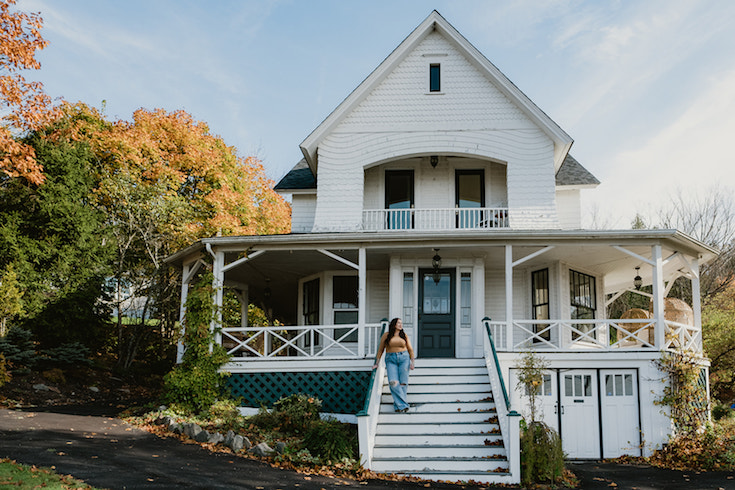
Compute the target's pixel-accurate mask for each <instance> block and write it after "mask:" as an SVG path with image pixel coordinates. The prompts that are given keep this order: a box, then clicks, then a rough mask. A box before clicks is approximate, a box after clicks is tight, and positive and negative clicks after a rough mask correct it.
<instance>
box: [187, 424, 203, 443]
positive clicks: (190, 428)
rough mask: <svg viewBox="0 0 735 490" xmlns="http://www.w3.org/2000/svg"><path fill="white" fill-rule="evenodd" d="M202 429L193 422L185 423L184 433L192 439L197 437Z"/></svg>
mask: <svg viewBox="0 0 735 490" xmlns="http://www.w3.org/2000/svg"><path fill="white" fill-rule="evenodd" d="M201 431H202V428H201V427H199V426H198V425H197V424H195V423H193V422H192V423H189V424H186V425H184V434H186V435H187V436H188V437H191V438H192V439H194V438H196V436H197V435H198V434H199V433H200V432H201Z"/></svg>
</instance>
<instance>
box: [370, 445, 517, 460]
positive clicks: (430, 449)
mask: <svg viewBox="0 0 735 490" xmlns="http://www.w3.org/2000/svg"><path fill="white" fill-rule="evenodd" d="M375 450H376V451H379V454H380V457H381V458H384V459H388V458H397V459H400V458H402V457H405V456H406V455H407V454H410V455H411V456H412V457H414V458H435V457H441V456H451V457H455V458H457V457H463V458H473V457H480V458H483V457H489V456H498V457H501V456H502V457H503V458H505V456H506V454H505V448H504V447H502V446H485V445H470V444H466V445H436V446H426V445H408V444H395V445H386V446H384V445H380V446H378V445H376V446H375Z"/></svg>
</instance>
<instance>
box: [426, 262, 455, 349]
mask: <svg viewBox="0 0 735 490" xmlns="http://www.w3.org/2000/svg"><path fill="white" fill-rule="evenodd" d="M419 277H420V278H421V279H420V282H419V332H418V338H419V342H418V345H419V348H418V351H419V352H418V353H419V355H420V356H421V357H455V350H454V343H455V342H454V341H455V329H454V317H455V309H454V297H455V294H454V270H453V269H440V270H439V271H438V272H434V270H433V269H420V270H419Z"/></svg>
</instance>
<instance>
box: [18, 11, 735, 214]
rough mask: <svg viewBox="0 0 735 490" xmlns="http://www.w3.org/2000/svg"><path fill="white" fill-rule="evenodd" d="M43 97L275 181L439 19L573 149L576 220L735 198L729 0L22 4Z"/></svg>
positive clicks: (734, 15) (734, 32)
mask: <svg viewBox="0 0 735 490" xmlns="http://www.w3.org/2000/svg"><path fill="white" fill-rule="evenodd" d="M17 8H19V9H21V10H25V11H34V12H35V11H38V12H40V13H41V15H42V17H43V18H44V29H43V35H44V37H45V38H46V39H47V40H48V41H49V42H50V45H49V46H48V47H47V48H46V49H45V50H43V51H42V52H41V53H40V54H39V56H38V58H39V60H40V61H41V63H42V68H41V70H40V71H39V72H36V73H32V74H29V78H33V79H36V80H40V81H41V82H43V84H44V86H45V89H46V91H47V92H48V93H49V95H51V96H52V97H54V98H58V97H62V98H64V99H66V100H68V101H71V102H76V101H78V100H81V101H83V102H86V103H88V104H90V105H93V106H95V107H98V108H99V107H101V106H102V101H103V100H104V101H106V102H105V112H106V114H107V115H108V117H110V118H115V119H117V118H120V119H130V118H131V116H132V113H133V111H135V110H136V109H138V108H140V107H144V108H147V109H154V108H163V109H166V110H169V111H172V110H177V109H184V110H186V111H188V112H189V113H191V114H192V115H193V116H194V117H195V118H196V119H198V120H202V121H205V122H207V123H208V124H209V127H210V130H211V132H212V133H215V134H218V135H220V136H222V137H223V139H224V140H225V142H227V144H229V145H232V146H235V147H237V148H238V150H239V153H240V154H241V155H242V156H248V155H257V156H258V157H259V158H261V159H262V160H263V162H264V164H265V167H266V171H267V173H268V175H269V177H271V178H272V179H274V180H278V179H279V178H280V177H282V176H283V175H284V174H285V173H286V172H287V171H288V170H289V169H290V168H291V167H292V166H293V165H294V164H295V163H296V162H297V161H298V160H299V159H300V158H301V152H300V151H299V147H298V145H299V143H301V142H302V141H303V139H304V138H305V137H306V136H308V134H309V133H310V132H311V131H312V130H313V129H314V128H315V127H316V126H317V125H318V124H319V123H320V122H321V121H322V120H323V119H324V118H325V117H326V116H327V115H328V114H329V113H330V112H331V111H332V110H333V109H334V108H335V107H336V106H337V105H338V104H339V103H340V102H341V101H342V100H343V99H344V98H345V97H346V96H347V95H348V94H349V93H350V92H351V91H352V90H353V89H354V88H355V87H356V86H357V85H358V84H359V83H360V82H361V81H362V80H363V79H364V78H365V77H366V76H367V75H368V74H370V72H371V71H372V70H373V69H374V68H375V67H376V66H377V65H378V64H379V63H380V62H381V61H382V60H383V59H384V58H385V57H386V56H388V54H390V52H391V51H392V50H393V49H394V48H395V47H396V46H397V45H398V44H399V43H400V42H401V41H402V40H403V39H404V38H405V37H406V36H407V35H408V34H409V33H410V32H411V31H412V30H413V29H414V28H415V27H416V26H417V25H418V24H419V23H421V21H422V20H423V19H424V18H425V17H426V16H427V15H428V14H429V13H430V12H431V10H432V9H436V10H438V11H439V12H440V13H441V14H442V15H443V16H444V17H445V18H446V19H447V20H448V21H449V22H450V23H451V24H452V25H454V26H455V27H456V28H457V29H458V30H459V31H460V32H461V33H462V34H463V35H464V36H465V37H466V38H467V39H468V40H469V41H470V42H472V43H473V44H474V45H475V46H476V47H477V48H478V49H479V50H480V51H481V52H482V53H483V54H484V55H485V56H486V57H487V58H488V59H489V60H490V61H492V62H493V63H494V64H495V65H496V66H497V67H498V68H499V69H500V70H501V71H502V72H503V73H505V75H506V76H508V78H510V79H511V81H513V82H514V83H515V84H516V85H517V86H518V87H519V88H520V89H521V90H522V91H523V92H524V93H525V94H526V95H528V96H529V97H530V98H531V99H532V100H533V101H534V102H535V103H536V104H537V105H538V106H539V107H540V108H541V109H542V110H544V111H545V112H546V113H547V114H548V115H549V116H550V117H551V118H552V119H554V120H555V121H556V122H557V123H558V124H559V125H560V126H561V127H562V128H564V129H565V130H566V131H567V133H569V134H570V135H571V136H572V138H574V140H575V143H574V146H573V147H572V154H573V155H574V156H575V157H576V158H577V159H578V160H579V161H580V162H581V163H582V164H583V165H584V166H585V167H587V169H589V170H590V171H591V172H592V173H593V174H595V175H596V176H597V177H598V178H599V179H600V180H601V181H602V185H601V186H600V187H599V188H598V189H597V190H593V191H585V192H584V203H585V207H586V218H587V220H589V219H590V217H591V216H593V215H595V214H596V215H597V216H598V221H597V222H598V224H604V225H607V226H609V227H617V228H627V227H629V225H630V221H631V219H632V217H633V215H634V213H635V211H642V212H644V213H646V212H650V210H651V209H653V208H655V207H656V206H658V205H659V204H660V203H662V202H665V201H667V200H668V196H669V195H670V193H671V192H676V189H678V188H681V189H683V190H684V191H685V192H693V191H695V190H696V191H698V192H704V190H706V189H707V188H708V187H709V186H711V185H714V184H719V185H722V186H727V187H730V188H732V189H735V157H734V156H733V152H732V150H731V146H732V145H731V144H730V143H731V141H732V140H733V139H735V2H732V1H730V0H722V1H717V0H713V1H704V0H701V1H700V0H648V1H573V0H570V1H562V0H547V1H531V0H527V1H511V0H503V1H495V0H481V1H471V0H463V1H433V2H431V1H425V0H422V1H419V0H388V1H383V0H371V1H362V2H357V1H349V0H330V1H327V0H324V1H305V0H272V1H254V0H250V1H248V0H241V1H224V0H220V1H214V0H212V1H208V2H202V1H174V0H147V1H139V0H125V1H113V0H108V1H104V0H63V1H58V0H19V2H18V6H17Z"/></svg>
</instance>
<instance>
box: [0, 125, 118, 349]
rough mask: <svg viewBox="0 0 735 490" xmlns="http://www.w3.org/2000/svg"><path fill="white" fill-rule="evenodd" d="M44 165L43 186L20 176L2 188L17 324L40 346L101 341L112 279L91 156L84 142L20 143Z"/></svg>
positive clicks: (0, 245)
mask: <svg viewBox="0 0 735 490" xmlns="http://www.w3.org/2000/svg"><path fill="white" fill-rule="evenodd" d="M23 144H25V145H27V146H29V147H30V148H32V149H33V150H34V153H35V154H36V157H37V159H38V161H39V162H41V163H42V164H43V165H44V168H45V175H46V179H45V182H44V184H43V185H34V184H31V183H29V182H28V181H27V180H26V179H25V178H23V177H16V178H10V179H8V180H7V182H6V183H5V185H4V186H2V187H0V209H1V210H2V212H1V213H0V268H2V267H7V266H9V265H10V264H12V267H13V270H14V271H15V273H17V278H18V283H19V284H20V286H21V289H22V290H23V292H24V295H23V304H24V314H23V315H22V316H20V317H19V318H18V320H17V323H18V324H19V325H20V326H23V327H25V328H28V329H30V330H31V331H32V332H33V333H34V334H35V337H36V339H37V340H38V341H39V342H40V343H41V347H56V346H58V345H60V344H63V343H69V342H75V341H77V342H83V343H85V345H88V346H90V347H94V342H95V341H96V342H97V343H98V344H101V343H103V340H104V338H103V335H102V332H103V331H104V323H105V321H106V320H107V318H108V316H109V313H108V312H106V311H105V308H104V303H102V302H101V301H100V300H101V299H102V298H104V296H105V281H106V278H107V277H108V276H109V273H110V267H109V263H110V259H111V258H112V255H111V253H110V252H111V250H110V246H109V243H110V239H109V237H107V236H106V231H105V224H104V223H105V217H104V215H103V213H101V212H100V211H99V210H98V209H96V208H95V207H94V206H91V205H90V203H91V200H92V198H93V191H94V189H95V188H96V187H97V181H96V179H95V177H94V172H93V168H94V167H95V162H94V157H93V154H92V153H91V151H90V149H89V146H88V145H86V144H84V143H81V142H72V141H68V140H61V139H59V140H51V139H49V138H47V134H46V133H45V132H44V131H36V132H34V133H32V134H31V135H30V136H29V137H27V138H25V139H24V140H23Z"/></svg>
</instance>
